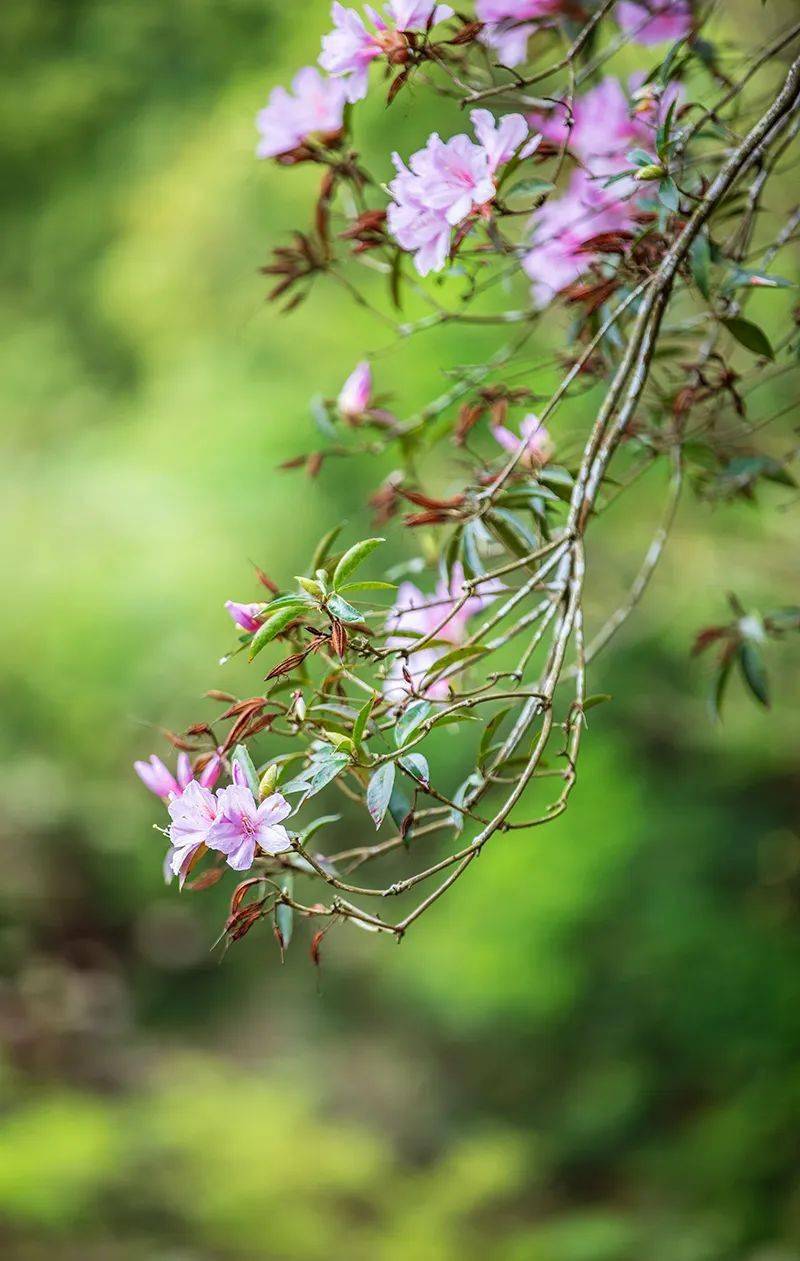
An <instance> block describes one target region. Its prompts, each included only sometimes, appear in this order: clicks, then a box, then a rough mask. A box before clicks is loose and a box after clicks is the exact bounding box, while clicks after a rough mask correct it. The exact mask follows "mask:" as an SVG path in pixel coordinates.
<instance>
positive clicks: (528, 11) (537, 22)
mask: <svg viewBox="0 0 800 1261" xmlns="http://www.w3.org/2000/svg"><path fill="white" fill-rule="evenodd" d="M563 8H564V3H563V0H476V4H475V16H476V17H477V18H478V21H480V22H484V23H485V26H484V29H483V31H482V32H481V39H482V41H483V42H484V43H485V44H489V46H490V47H491V48H493V49H494V50H495V52H496V53H497V57H498V60H499V61H500V62H501V63H502V64H503V65H504V66H518V65H519V64H520V62H523V61H524V60H525V58H526V57H527V55H528V40H529V39H530V37H531V35H532V34H533V33H534V31H536V30H537V29H538V28H539V27H540V26H541V25H542V19H547V18H551V17H553V15H554V14H556V13H558V12H559V11H560V10H562V9H563ZM528 19H532V20H528Z"/></svg>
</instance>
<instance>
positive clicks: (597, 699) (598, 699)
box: [583, 692, 612, 713]
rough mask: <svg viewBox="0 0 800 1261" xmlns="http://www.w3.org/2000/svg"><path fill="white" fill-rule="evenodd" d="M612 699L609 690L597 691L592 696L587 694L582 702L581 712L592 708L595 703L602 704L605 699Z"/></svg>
mask: <svg viewBox="0 0 800 1261" xmlns="http://www.w3.org/2000/svg"><path fill="white" fill-rule="evenodd" d="M611 699H612V697H611V694H610V692H597V693H595V695H594V696H587V697H586V700H585V701H584V702H583V712H584V713H586V711H587V710H589V709H594V707H595V705H603V704H605V702H606V701H610V700H611Z"/></svg>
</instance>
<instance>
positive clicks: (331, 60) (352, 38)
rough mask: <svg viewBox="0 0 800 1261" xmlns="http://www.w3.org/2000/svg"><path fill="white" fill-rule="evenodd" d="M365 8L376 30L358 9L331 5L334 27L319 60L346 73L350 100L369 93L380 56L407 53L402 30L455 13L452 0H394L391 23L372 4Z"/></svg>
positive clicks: (389, 8) (389, 9) (332, 70)
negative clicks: (371, 70)
mask: <svg viewBox="0 0 800 1261" xmlns="http://www.w3.org/2000/svg"><path fill="white" fill-rule="evenodd" d="M365 12H366V13H367V16H368V17H369V19H370V21H371V23H372V25H373V26H374V28H375V30H374V31H370V30H369V29H368V27H367V26H366V24H365V22H364V19H363V18H362V17H361V16H360V15H359V14H358V12H357V11H356V10H355V9H346V8H345V7H344V5H343V4H339V3H338V2H337V3H335V4H334V5H333V7H332V9H331V17H332V18H333V26H334V29H333V30H332V31H331V32H330V33H329V34H328V35H325V36H324V37H323V40H322V52H321V54H320V58H319V64H320V65H321V66H322V68H323V70H327V71H328V73H329V74H332V75H337V76H339V77H342V78H343V79H344V82H345V91H346V93H347V99H348V101H360V100H362V99H363V97H365V96H366V94H367V87H368V84H369V68H370V66H371V64H372V62H373V61H375V59H376V58H378V57H383V56H387V55H388V56H389V57H390V58H391V57H392V56H396V57H397V58H398V60H399V59H401V58H402V56H403V55H404V53H405V50H406V48H407V42H406V40H405V39H404V38H403V35H402V32H404V31H410V30H426V29H427V27H428V23H429V21H431V20H432V21H433V22H441V21H443V20H444V19H445V18H449V17H452V14H453V10H452V9H451V8H450V5H449V4H432V3H427V2H425V0H391V3H389V4H388V5H387V6H386V13H387V17H388V19H389V22H391V24H392V25H391V26H389V25H388V23H387V22H386V21H385V20H384V19H383V18H382V17H381V16H380V14H379V13H376V11H375V9H373V8H372V6H371V5H367V6H366V8H365Z"/></svg>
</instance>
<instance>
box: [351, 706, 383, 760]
mask: <svg viewBox="0 0 800 1261" xmlns="http://www.w3.org/2000/svg"><path fill="white" fill-rule="evenodd" d="M379 700H380V697H379V696H378V694H377V692H375V693H373V695H372V696H370V698H369V700H368V701H367V703H366V705H364V706H363V708H362V709H360V710H359V711H358V717H357V718H356V720H355V722H354V723H353V743H354V744H355V745H356V747H357V748H358V747H360V745H361V742H362V740H363V739H364V732H365V731H366V729H367V723H368V722H369V716H370V714H371V713H372V709H373V706H374V705H375V703H376V701H379Z"/></svg>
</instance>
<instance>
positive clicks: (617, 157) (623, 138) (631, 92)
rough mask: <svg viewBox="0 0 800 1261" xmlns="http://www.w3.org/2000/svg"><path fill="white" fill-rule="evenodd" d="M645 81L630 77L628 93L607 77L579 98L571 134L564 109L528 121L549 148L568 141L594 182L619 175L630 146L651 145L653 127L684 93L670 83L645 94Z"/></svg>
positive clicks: (575, 106)
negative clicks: (643, 83)
mask: <svg viewBox="0 0 800 1261" xmlns="http://www.w3.org/2000/svg"><path fill="white" fill-rule="evenodd" d="M643 78H644V76H643V75H642V74H638V75H632V76H631V78H630V80H629V85H628V93H626V92H625V90H624V88H623V86H622V84H621V83H620V81H619V79H616V78H614V77H613V76H611V75H609V76H607V77H606V78H605V79H603V80H602V81H601V82H600V83H598V84H597V86H596V87H593V88H590V90H589V91H588V92H586V93H584V95H583V96H579V97H577V98H576V100H575V102H574V104H573V108H572V116H573V125H572V128H571V129H570V130H568V129H567V115H566V111H565V110H563V109H560V110H555V111H553V112H551V113H548V114H532V115H530V117H529V119H528V121H529V123H530V125H531V126H532V127H535V128H536V129H537V130H538V131H540V132H541V133H542V135H543V136H545V137H546V138H547V139H548V140H550V141H552V142H553V144H557V145H560V144H563V142H564V141H565V140H566V141H567V143H568V145H569V149H570V152H571V153H573V154H574V155H575V157H576V158H578V159H579V160H580V162H581V164H582V165H583V167H584V169H585V170H586V171H588V172H589V174H591V175H593V176H594V177H595V178H597V179H602V178H603V177H604V176H609V175H617V174H619V172H620V171H624V170H627V169H628V168H629V167H630V166H631V162H630V160H629V158H628V153H629V151H630V149H631V148H632V147H634V146H636V145H642V144H644V145H652V142H653V133H654V130H655V128H656V127H657V126H658V123H659V122H660V121H661V120H662V119H663V118H664V116H665V115H666V112H667V110H668V109H669V106H670V105H671V103H672V102H673V101H674V100H679V99H680V97H681V95H682V92H683V89H682V87H681V85H680V84H678V83H671V84H669V86H668V87H667V88H666V89H665V90H664V91H663V92H661V93H657V92H656V91H655V90H652V91H650V92H648V91H647V90H646V89H644V88H642V87H641V85H642V80H643ZM618 191H619V190H618Z"/></svg>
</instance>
